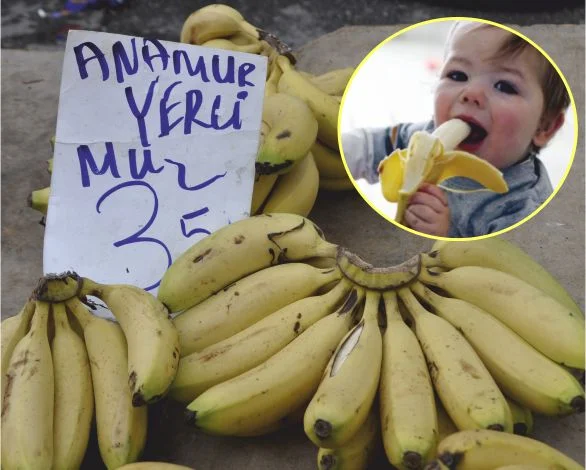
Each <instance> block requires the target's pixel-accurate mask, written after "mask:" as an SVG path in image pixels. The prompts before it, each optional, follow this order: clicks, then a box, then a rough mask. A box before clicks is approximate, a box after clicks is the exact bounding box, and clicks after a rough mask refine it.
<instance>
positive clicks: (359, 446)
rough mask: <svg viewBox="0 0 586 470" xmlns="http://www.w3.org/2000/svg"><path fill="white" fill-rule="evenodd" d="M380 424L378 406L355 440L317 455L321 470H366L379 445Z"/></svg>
mask: <svg viewBox="0 0 586 470" xmlns="http://www.w3.org/2000/svg"><path fill="white" fill-rule="evenodd" d="M379 436H380V423H379V417H378V413H377V412H376V405H374V406H373V407H372V409H371V410H370V412H369V413H368V416H367V418H366V421H365V422H364V424H363V425H362V426H361V427H360V429H359V430H358V432H357V433H356V434H355V435H354V436H353V438H352V439H351V440H350V441H349V442H347V443H346V444H344V445H343V446H342V447H339V448H337V449H325V448H320V449H319V451H318V453H317V468H318V469H319V470H366V469H367V468H368V464H369V462H370V460H371V459H372V457H373V455H374V453H375V451H376V449H377V447H378V445H379V440H380V439H379Z"/></svg>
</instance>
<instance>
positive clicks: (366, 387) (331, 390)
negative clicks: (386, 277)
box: [303, 291, 382, 449]
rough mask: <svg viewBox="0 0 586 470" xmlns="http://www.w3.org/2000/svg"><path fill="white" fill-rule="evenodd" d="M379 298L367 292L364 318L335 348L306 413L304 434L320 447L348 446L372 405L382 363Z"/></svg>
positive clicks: (377, 294) (376, 294)
mask: <svg viewBox="0 0 586 470" xmlns="http://www.w3.org/2000/svg"><path fill="white" fill-rule="evenodd" d="M380 296H381V295H380V293H379V292H376V291H367V292H366V302H365V306H364V313H363V315H362V319H361V320H360V322H358V324H357V325H356V326H355V327H354V328H352V330H351V331H350V332H348V334H346V336H345V337H344V338H343V339H342V341H341V342H340V344H339V345H338V347H337V348H336V351H335V352H334V354H333V356H332V358H331V359H330V361H329V363H328V365H327V367H326V369H325V371H324V373H323V378H322V380H321V382H320V384H319V387H318V389H317V391H316V392H315V395H314V396H313V398H312V400H311V401H310V402H309V405H308V406H307V409H306V410H305V416H304V419H303V423H304V429H305V434H306V435H307V437H309V439H310V440H311V441H312V442H313V443H314V444H315V445H317V446H318V447H324V448H328V449H330V448H339V447H341V446H343V445H346V444H347V443H348V442H349V441H350V440H351V439H352V438H353V436H354V435H355V434H356V433H357V432H358V430H359V429H360V427H361V426H362V425H363V424H364V422H365V421H366V418H367V416H368V413H369V411H370V409H371V408H372V406H373V400H374V397H375V394H376V392H377V389H378V384H379V378H380V371H381V362H382V337H381V333H380V329H379V326H378V313H379V301H380Z"/></svg>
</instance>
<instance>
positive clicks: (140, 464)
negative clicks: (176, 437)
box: [118, 462, 195, 470]
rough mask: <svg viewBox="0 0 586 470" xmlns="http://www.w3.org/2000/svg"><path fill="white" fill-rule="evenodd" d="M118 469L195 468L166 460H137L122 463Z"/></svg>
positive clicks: (161, 469) (172, 469) (158, 469)
mask: <svg viewBox="0 0 586 470" xmlns="http://www.w3.org/2000/svg"><path fill="white" fill-rule="evenodd" d="M118 470H195V469H193V468H192V467H186V466H185V465H177V464H174V463H166V462H135V463H129V464H126V465H122V467H118Z"/></svg>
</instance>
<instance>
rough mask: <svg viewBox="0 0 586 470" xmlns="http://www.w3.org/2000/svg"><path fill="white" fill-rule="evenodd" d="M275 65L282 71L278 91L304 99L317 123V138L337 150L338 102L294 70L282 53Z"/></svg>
mask: <svg viewBox="0 0 586 470" xmlns="http://www.w3.org/2000/svg"><path fill="white" fill-rule="evenodd" d="M276 60H277V65H278V66H279V67H280V68H281V70H282V71H283V75H282V76H281V78H280V79H279V85H278V90H279V93H287V94H290V95H293V96H296V97H298V98H301V99H302V100H303V101H305V102H306V103H307V104H308V105H309V107H310V108H311V111H312V112H313V114H314V116H315V118H316V120H317V123H318V129H317V135H318V137H319V140H320V141H322V142H323V143H324V144H326V145H328V146H329V147H331V148H333V149H335V150H338V149H339V146H338V113H339V111H340V103H339V102H338V101H337V100H336V99H335V98H333V97H331V96H330V95H328V94H327V93H324V92H323V91H322V90H320V89H319V88H318V87H316V86H315V85H314V84H313V83H311V81H310V80H308V79H307V78H305V77H304V76H303V75H302V74H301V73H300V72H299V71H297V70H295V68H294V66H293V65H292V64H291V61H290V60H289V59H288V58H287V57H286V56H284V55H281V56H279V57H277V59H276Z"/></svg>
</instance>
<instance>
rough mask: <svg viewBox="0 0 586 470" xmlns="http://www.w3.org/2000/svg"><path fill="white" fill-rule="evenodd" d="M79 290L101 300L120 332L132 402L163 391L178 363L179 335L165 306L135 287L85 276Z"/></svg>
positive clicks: (146, 400)
mask: <svg viewBox="0 0 586 470" xmlns="http://www.w3.org/2000/svg"><path fill="white" fill-rule="evenodd" d="M82 293H83V294H84V295H93V296H95V297H98V298H99V299H100V300H102V301H104V302H105V303H106V306H107V307H108V308H109V309H110V311H111V312H112V314H113V315H114V317H116V320H118V323H120V326H121V327H122V330H123V331H124V336H125V337H126V342H127V344H128V383H129V385H130V390H131V392H132V404H133V405H134V406H140V405H144V404H147V403H154V402H156V401H157V400H159V399H160V398H161V397H163V396H164V395H165V394H166V393H167V391H168V389H169V387H170V385H171V382H172V381H173V379H174V378H175V374H176V373H177V366H178V364H179V334H178V333H177V330H176V329H175V326H174V325H173V323H172V322H171V320H170V318H169V314H168V312H167V309H166V308H165V306H164V305H163V304H162V303H161V302H159V301H158V300H157V298H156V297H154V296H153V295H152V294H150V293H148V292H147V291H145V290H144V289H141V288H139V287H136V286H131V285H126V284H99V283H97V282H94V281H92V280H90V279H88V278H84V280H83V289H82Z"/></svg>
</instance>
